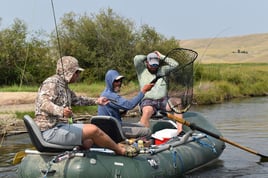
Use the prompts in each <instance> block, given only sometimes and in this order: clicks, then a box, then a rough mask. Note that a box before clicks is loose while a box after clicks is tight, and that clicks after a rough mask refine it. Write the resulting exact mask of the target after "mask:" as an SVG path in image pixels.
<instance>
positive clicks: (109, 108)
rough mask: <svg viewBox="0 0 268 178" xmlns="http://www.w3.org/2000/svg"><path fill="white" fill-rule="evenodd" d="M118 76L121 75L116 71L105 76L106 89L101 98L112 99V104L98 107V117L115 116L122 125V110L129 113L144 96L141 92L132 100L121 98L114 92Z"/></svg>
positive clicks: (110, 71) (111, 71)
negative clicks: (114, 84)
mask: <svg viewBox="0 0 268 178" xmlns="http://www.w3.org/2000/svg"><path fill="white" fill-rule="evenodd" d="M118 76H120V74H119V73H118V72H117V71H116V70H109V71H107V73H106V75H105V83H106V88H105V89H104V91H103V92H102V93H101V96H104V97H106V98H108V99H110V100H111V102H109V103H108V104H106V105H104V106H101V105H98V115H105V116H113V117H115V118H116V119H117V120H118V121H120V123H121V122H122V119H121V114H120V110H124V111H127V110H131V109H133V108H134V107H136V106H137V105H138V104H139V102H140V101H141V100H142V98H143V97H144V94H143V93H142V92H141V91H140V92H139V93H138V94H137V95H136V96H135V97H133V98H132V99H125V98H123V97H121V96H120V95H119V94H118V93H116V92H114V90H113V82H114V80H115V79H116V78H117V77H118Z"/></svg>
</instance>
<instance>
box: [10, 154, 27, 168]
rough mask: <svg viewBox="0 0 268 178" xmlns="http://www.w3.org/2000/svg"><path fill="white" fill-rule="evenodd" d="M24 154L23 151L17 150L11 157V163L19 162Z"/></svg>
mask: <svg viewBox="0 0 268 178" xmlns="http://www.w3.org/2000/svg"><path fill="white" fill-rule="evenodd" d="M25 156H26V153H25V151H19V152H17V153H16V154H15V156H14V158H13V162H12V163H13V164H14V165H16V164H19V163H20V162H21V160H22V159H23V158H24V157H25Z"/></svg>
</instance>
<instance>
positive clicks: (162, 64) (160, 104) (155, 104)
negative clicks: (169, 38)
mask: <svg viewBox="0 0 268 178" xmlns="http://www.w3.org/2000/svg"><path fill="white" fill-rule="evenodd" d="M134 65H135V68H136V72H137V77H138V80H139V85H140V88H142V87H143V86H144V85H145V84H147V83H149V82H153V83H155V85H154V87H153V88H152V89H151V90H150V91H148V92H147V93H146V94H145V96H144V98H143V99H142V101H141V103H140V108H141V112H142V116H141V119H140V124H142V125H144V126H146V127H150V122H149V119H150V118H151V117H152V116H153V115H155V114H156V112H157V111H158V110H164V111H171V108H170V106H169V104H168V82H167V80H168V78H167V77H168V74H169V73H170V72H171V71H172V70H174V69H176V67H177V66H178V65H179V64H178V62H177V61H175V60H174V59H172V58H170V57H166V56H165V55H163V54H161V53H160V52H159V51H154V52H152V53H149V54H148V55H147V56H146V55H136V56H135V57H134ZM175 114H176V116H177V117H180V118H182V114H177V113H175ZM177 129H178V135H183V134H184V132H183V130H182V124H180V123H179V122H177Z"/></svg>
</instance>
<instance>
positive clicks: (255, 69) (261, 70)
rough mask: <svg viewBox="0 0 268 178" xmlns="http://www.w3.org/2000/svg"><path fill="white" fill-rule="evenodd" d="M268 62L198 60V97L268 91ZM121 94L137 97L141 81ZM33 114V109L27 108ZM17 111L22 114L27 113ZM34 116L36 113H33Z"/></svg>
mask: <svg viewBox="0 0 268 178" xmlns="http://www.w3.org/2000/svg"><path fill="white" fill-rule="evenodd" d="M267 81H268V63H263V64H260V63H256V64H255V63H243V64H198V66H196V67H195V82H194V84H195V86H194V101H195V102H196V103H197V104H215V103H223V102H225V101H227V100H231V99H233V98H241V97H251V96H267V95H268V82H267ZM70 88H71V89H72V90H74V91H75V92H76V93H81V94H84V95H87V96H89V97H98V96H99V95H100V93H101V92H102V91H103V90H104V88H105V83H104V82H95V83H90V84H88V83H76V84H71V85H70ZM37 89H38V86H22V87H18V86H16V85H13V86H5V87H1V88H0V91H2V92H4V91H8V92H10V91H12V92H18V91H24V92H25V91H26V92H36V91H37ZM121 91H122V92H121V93H120V94H121V95H122V96H125V97H133V96H134V95H135V94H136V93H137V92H138V91H139V86H138V84H137V82H136V81H135V82H133V81H131V82H129V83H123V86H122V89H121ZM73 110H74V112H75V113H86V114H91V115H96V114H97V106H86V107H73ZM27 113H28V114H29V112H27ZM27 113H19V112H16V114H17V116H18V118H22V116H23V115H24V114H27ZM30 114H31V116H33V114H34V113H30Z"/></svg>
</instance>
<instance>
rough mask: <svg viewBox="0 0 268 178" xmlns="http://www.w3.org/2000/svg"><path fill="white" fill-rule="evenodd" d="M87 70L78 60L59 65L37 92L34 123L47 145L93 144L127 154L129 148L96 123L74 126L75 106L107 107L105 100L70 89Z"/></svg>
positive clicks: (59, 61)
mask: <svg viewBox="0 0 268 178" xmlns="http://www.w3.org/2000/svg"><path fill="white" fill-rule="evenodd" d="M83 70H84V69H82V68H80V67H79V65H78V61H77V59H76V58H74V57H71V56H64V57H62V58H60V59H59V60H58V62H57V69H56V74H55V75H53V76H51V77H49V78H47V79H46V80H45V81H44V82H43V83H42V85H41V86H40V88H39V90H38V95H37V98H36V109H35V115H36V117H35V122H36V124H37V125H38V126H39V128H40V130H41V131H42V134H43V137H44V139H45V140H46V141H47V142H50V143H56V144H60V145H74V146H77V145H80V146H82V147H84V148H85V149H88V148H90V147H91V146H92V144H93V143H94V144H96V145H98V146H101V147H106V148H109V149H112V150H114V151H115V152H116V153H117V154H121V155H124V154H126V149H125V148H123V147H121V146H119V145H118V144H116V143H115V142H114V141H113V140H112V139H111V138H110V137H109V136H108V135H106V134H105V133H104V132H103V131H102V130H101V129H99V128H98V127H96V126H95V125H93V124H71V123H68V120H69V119H70V118H71V117H72V110H71V106H72V105H79V106H82V105H83V106H85V105H96V104H100V105H105V104H107V103H108V102H109V101H108V99H107V98H105V97H100V98H88V97H83V96H76V94H75V93H74V92H73V91H71V90H70V88H69V87H68V84H69V83H74V82H76V80H77V79H78V77H79V73H80V72H81V71H83Z"/></svg>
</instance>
